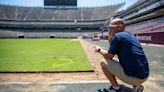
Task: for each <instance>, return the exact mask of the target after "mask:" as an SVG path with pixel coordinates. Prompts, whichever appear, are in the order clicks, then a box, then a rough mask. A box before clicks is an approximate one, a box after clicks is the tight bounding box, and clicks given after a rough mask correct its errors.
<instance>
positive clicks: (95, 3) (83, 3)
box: [0, 0, 137, 9]
mask: <svg viewBox="0 0 164 92" xmlns="http://www.w3.org/2000/svg"><path fill="white" fill-rule="evenodd" d="M136 1H137V0H78V1H77V2H78V3H77V5H78V7H99V6H107V5H113V4H118V3H123V2H125V6H124V7H123V8H124V9H125V8H127V7H128V6H130V5H131V4H133V3H134V2H136ZM43 2H44V0H0V4H5V5H17V6H29V7H31V6H37V7H43V6H44V3H43Z"/></svg>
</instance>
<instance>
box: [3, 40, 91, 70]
mask: <svg viewBox="0 0 164 92" xmlns="http://www.w3.org/2000/svg"><path fill="white" fill-rule="evenodd" d="M90 70H92V68H91V66H90V64H89V62H88V60H87V58H86V55H85V53H84V51H83V49H82V47H81V45H80V42H79V41H72V40H71V39H0V72H4V71H5V72H40V71H42V72H44V71H45V72H46V71H48V72H55V71H57V72H58V71H90Z"/></svg>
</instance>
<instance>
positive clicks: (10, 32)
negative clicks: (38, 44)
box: [0, 4, 123, 38]
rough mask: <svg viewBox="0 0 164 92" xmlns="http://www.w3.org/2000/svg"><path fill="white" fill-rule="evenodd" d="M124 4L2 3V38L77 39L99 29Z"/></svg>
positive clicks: (0, 9) (0, 23)
mask: <svg viewBox="0 0 164 92" xmlns="http://www.w3.org/2000/svg"><path fill="white" fill-rule="evenodd" d="M122 5H123V4H118V5H113V6H105V7H92V8H84V7H83V8H63V9H61V8H59V9H58V8H45V7H17V6H5V5H0V38H5V37H19V36H20V35H21V36H24V37H38V38H40V37H46V38H47V37H50V36H55V37H59V38H60V37H70V38H75V37H78V36H82V35H83V34H85V33H87V34H89V33H94V32H98V31H100V26H101V25H102V24H103V23H104V20H106V19H108V18H110V17H111V16H113V15H114V14H116V13H117V12H118V10H119V9H120V7H121V6H122Z"/></svg>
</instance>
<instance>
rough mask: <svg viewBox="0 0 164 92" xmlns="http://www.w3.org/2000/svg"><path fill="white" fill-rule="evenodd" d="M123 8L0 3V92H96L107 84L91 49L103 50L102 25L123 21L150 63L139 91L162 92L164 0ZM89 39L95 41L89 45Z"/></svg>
mask: <svg viewBox="0 0 164 92" xmlns="http://www.w3.org/2000/svg"><path fill="white" fill-rule="evenodd" d="M48 1H49V2H48ZM124 5H125V3H122V2H119V3H117V4H114V5H108V6H101V7H77V0H70V2H68V0H60V2H55V1H54V2H53V1H52V0H44V7H26V6H14V5H3V4H1V5H0V91H2V92H9V91H11V92H36V91H39V92H101V91H98V89H99V88H101V87H107V86H108V83H107V79H106V78H105V76H104V75H103V73H102V71H101V67H100V63H99V62H98V61H99V60H100V59H101V58H102V57H101V56H100V55H98V54H94V51H93V48H92V45H99V46H101V47H103V48H105V49H108V45H109V43H108V41H107V38H108V33H107V32H105V31H104V30H106V27H107V25H106V24H107V22H110V20H111V19H113V18H123V19H124V20H125V22H126V30H127V31H129V32H131V33H133V34H134V35H135V36H136V37H137V38H138V39H139V40H140V42H141V43H143V44H144V45H143V47H144V50H145V52H146V55H147V56H148V59H149V61H150V66H151V78H150V81H148V82H147V83H145V84H144V86H145V87H146V88H145V92H154V91H158V92H162V91H163V90H164V89H163V80H164V78H163V75H164V74H163V70H162V69H163V68H164V66H163V61H164V56H163V54H164V46H163V45H164V8H163V6H164V1H163V0H137V2H135V3H134V4H132V5H131V6H130V7H128V8H126V9H124V10H122V9H121V8H122V7H124ZM95 34H96V36H99V38H100V39H98V40H95V41H93V39H91V38H92V37H93V36H94V35H95ZM145 43H146V45H145ZM149 44H150V46H149ZM115 58H116V59H117V57H115ZM86 81H87V82H86ZM88 81H89V82H88ZM126 86H128V85H126ZM128 87H129V86H128ZM129 90H130V89H129ZM125 92H131V91H125Z"/></svg>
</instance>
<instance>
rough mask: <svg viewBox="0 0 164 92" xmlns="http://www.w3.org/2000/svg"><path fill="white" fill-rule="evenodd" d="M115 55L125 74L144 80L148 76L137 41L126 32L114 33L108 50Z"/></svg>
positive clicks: (147, 67)
mask: <svg viewBox="0 0 164 92" xmlns="http://www.w3.org/2000/svg"><path fill="white" fill-rule="evenodd" d="M108 52H109V53H111V54H117V55H118V58H119V62H120V65H121V66H122V68H123V70H124V72H125V74H127V75H128V76H133V77H136V78H140V79H144V78H146V77H147V76H148V75H149V66H148V61H147V59H146V56H145V54H144V51H143V48H142V47H141V45H140V42H139V40H138V39H137V38H136V37H135V36H134V35H133V34H131V33H129V32H127V31H123V32H118V33H116V34H115V35H114V36H113V38H112V41H111V44H110V48H109V50H108Z"/></svg>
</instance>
